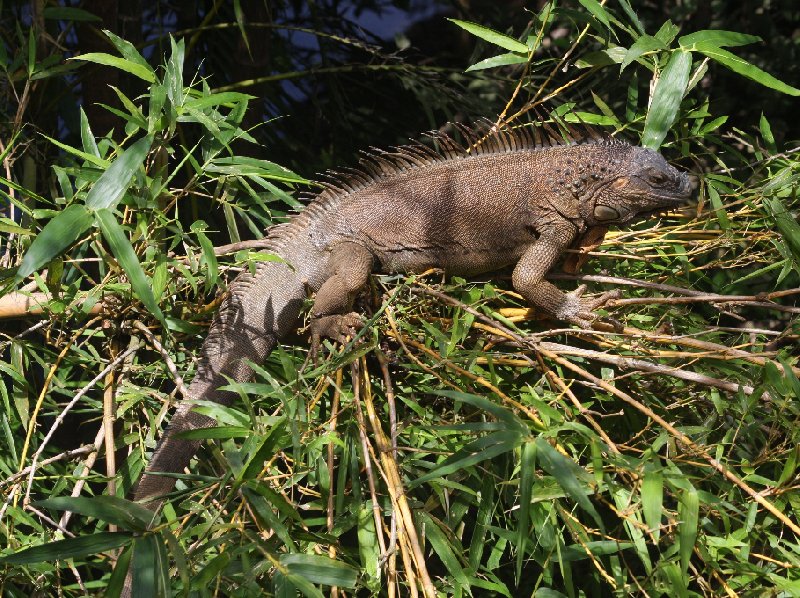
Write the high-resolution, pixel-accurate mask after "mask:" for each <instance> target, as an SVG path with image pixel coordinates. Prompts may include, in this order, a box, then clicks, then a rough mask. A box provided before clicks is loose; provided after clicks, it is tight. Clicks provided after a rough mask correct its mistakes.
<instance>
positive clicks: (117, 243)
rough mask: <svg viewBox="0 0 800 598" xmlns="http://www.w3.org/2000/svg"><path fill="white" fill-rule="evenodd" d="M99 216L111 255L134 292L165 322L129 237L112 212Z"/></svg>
mask: <svg viewBox="0 0 800 598" xmlns="http://www.w3.org/2000/svg"><path fill="white" fill-rule="evenodd" d="M95 214H96V216H97V224H98V226H99V227H100V230H101V231H102V233H103V237H105V239H106V241H107V242H108V245H109V247H110V248H111V253H113V254H114V257H115V258H117V261H118V262H119V265H120V266H122V269H123V270H124V271H125V274H126V275H127V276H128V280H129V281H130V283H131V288H133V292H134V293H135V294H136V296H137V297H138V298H139V300H140V301H141V302H142V303H144V305H145V307H146V308H147V309H148V311H149V312H150V313H151V314H153V315H154V316H155V317H157V318H158V319H159V320H162V321H163V320H164V314H163V313H161V309H160V308H159V307H158V304H157V303H156V300H155V297H154V296H153V286H152V283H151V282H150V279H149V278H148V277H147V276H146V275H145V273H144V270H143V269H142V265H141V264H140V263H139V258H138V257H136V252H135V251H134V250H133V246H132V245H131V243H130V241H129V240H128V237H127V236H125V232H124V231H123V230H122V227H121V226H120V225H119V223H118V222H117V218H116V216H114V214H113V212H111V210H106V209H100V210H97V211H96V212H95Z"/></svg>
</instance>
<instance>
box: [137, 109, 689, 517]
mask: <svg viewBox="0 0 800 598" xmlns="http://www.w3.org/2000/svg"><path fill="white" fill-rule="evenodd" d="M459 128H460V130H461V133H462V134H463V136H464V137H465V138H466V140H467V143H466V145H464V146H462V145H459V144H458V143H456V142H455V141H454V140H453V139H451V138H450V137H448V136H446V135H442V134H435V135H433V137H434V140H435V141H436V142H437V144H438V146H439V148H440V149H438V150H432V149H430V148H428V147H427V146H424V145H422V144H415V145H411V146H406V147H400V148H394V149H393V150H392V151H389V152H376V153H373V154H371V155H369V156H368V157H366V158H365V159H364V160H363V161H362V166H361V169H360V170H359V171H357V172H353V173H350V174H348V175H346V176H340V177H337V178H335V179H334V180H333V181H332V182H328V183H325V184H324V185H325V189H324V190H323V191H322V192H321V193H320V194H319V195H317V196H316V197H315V198H314V199H313V201H312V202H311V203H310V204H309V205H308V207H306V209H305V210H303V211H302V212H301V213H299V214H297V215H295V216H294V217H293V218H291V219H290V220H289V222H287V223H285V224H281V225H278V226H275V227H274V228H272V229H270V231H269V234H268V237H267V238H268V240H269V242H270V247H271V249H272V250H273V251H274V252H275V253H276V254H278V255H279V256H280V257H281V258H283V260H284V262H285V263H281V262H264V263H261V264H259V265H258V267H257V268H256V271H255V273H253V274H251V273H244V274H241V275H240V276H239V277H238V278H236V280H235V281H234V282H233V283H232V284H231V286H230V290H229V293H228V294H227V296H226V298H225V300H224V302H223V304H222V306H221V307H220V310H219V312H218V313H217V315H216V318H215V319H214V322H213V324H212V327H211V330H210V332H209V335H208V338H207V339H206V341H205V344H204V345H203V349H202V356H201V360H200V365H199V368H198V372H197V375H196V376H195V377H194V380H193V381H192V383H191V385H190V386H189V388H188V393H187V394H188V396H187V397H185V398H186V399H190V400H191V399H202V400H205V401H214V402H217V403H222V404H225V405H228V404H230V403H231V402H232V401H233V399H234V397H235V395H234V394H233V393H231V392H228V391H222V390H218V387H220V386H225V385H227V384H228V380H227V378H226V377H228V378H231V379H233V380H237V381H246V380H248V379H249V378H250V377H251V375H252V371H251V369H250V368H249V367H248V366H247V364H246V363H245V362H246V360H249V361H251V362H254V363H259V362H262V361H263V360H264V359H265V358H266V356H267V355H268V354H269V352H270V351H272V349H273V348H274V347H275V345H276V343H277V342H278V340H279V339H280V338H281V337H282V336H284V335H285V334H286V333H288V332H289V331H291V330H292V329H293V328H294V327H295V325H296V322H297V319H298V316H299V315H300V310H301V307H302V305H303V302H304V299H305V298H306V295H307V293H308V292H309V291H311V292H314V293H316V296H315V299H314V304H313V308H312V314H311V315H312V321H311V326H310V328H311V332H312V336H313V337H314V338H316V339H318V338H319V337H321V336H326V337H330V338H334V339H341V338H343V337H344V336H346V335H348V334H350V333H352V332H353V330H354V329H357V328H358V326H359V325H360V323H361V319H360V317H359V316H358V315H357V314H354V313H351V309H352V303H353V299H354V297H355V295H356V294H357V293H358V291H359V290H360V289H361V288H362V287H363V286H364V284H365V283H366V281H367V278H368V276H369V275H370V273H371V272H373V271H376V270H379V271H384V272H386V271H391V272H398V271H399V272H419V271H423V270H426V269H428V268H432V267H436V268H442V269H444V270H445V271H446V272H448V273H450V274H458V275H470V274H477V273H481V272H486V271H490V270H496V269H498V268H502V267H505V266H511V265H514V272H513V284H514V288H515V289H516V290H517V291H518V292H519V293H520V294H522V295H523V296H524V297H525V299H526V300H527V301H528V302H530V304H531V305H532V306H534V307H536V308H538V309H540V310H542V311H544V312H546V313H548V314H550V315H551V316H553V317H555V318H558V319H560V320H563V321H565V322H568V323H571V324H575V325H577V326H580V327H583V328H586V327H589V326H590V325H591V323H592V321H593V320H594V319H595V314H594V310H595V309H596V308H597V307H599V306H600V305H602V304H603V303H604V302H606V301H607V300H608V298H609V297H610V296H611V295H610V294H609V293H606V294H604V295H603V296H601V297H599V298H595V299H588V298H583V297H582V296H581V295H582V294H583V290H584V288H583V287H581V288H579V289H577V290H575V291H573V292H571V293H567V294H565V293H563V292H561V291H560V290H559V289H558V288H556V287H555V286H554V285H552V284H551V283H549V282H547V281H546V280H544V276H545V274H546V273H547V272H548V270H550V268H551V267H552V266H553V265H554V264H555V263H556V261H557V260H558V259H559V257H560V256H561V255H562V254H563V253H564V251H565V250H566V249H567V248H569V247H570V245H571V244H572V243H573V242H574V241H575V240H576V239H577V238H579V237H581V236H582V235H584V234H585V233H586V232H587V231H588V230H590V229H593V228H597V227H605V226H608V225H622V224H626V223H628V222H630V221H632V220H633V219H635V218H638V217H642V216H644V215H646V214H648V213H651V212H656V211H659V210H664V209H668V208H671V207H675V206H678V205H679V204H682V203H684V202H686V201H687V200H689V199H690V198H691V197H692V195H693V193H694V191H695V189H696V187H697V181H696V178H695V177H690V176H688V175H687V174H685V173H681V172H679V171H678V170H676V169H675V168H673V167H672V166H670V165H669V164H667V162H666V161H665V160H664V158H663V157H662V156H661V155H660V154H658V153H656V152H654V151H651V150H648V149H643V148H639V147H635V146H632V145H629V144H627V143H624V142H621V141H617V140H613V139H609V138H601V137H598V136H597V135H596V134H594V133H593V132H592V131H590V130H588V129H587V130H583V129H582V130H581V131H577V130H572V131H571V132H570V134H569V135H567V136H566V138H562V136H561V135H559V134H557V133H555V132H554V131H553V130H552V129H551V128H549V127H547V126H542V125H541V123H540V125H539V126H535V127H520V128H518V129H514V130H501V131H497V130H494V131H493V132H487V133H481V134H478V133H476V132H474V131H470V130H468V129H466V128H464V127H459ZM214 423H215V422H214V421H213V420H212V419H211V418H208V417H206V416H203V415H200V414H198V413H196V412H194V411H192V403H191V402H185V401H184V402H182V403H181V404H180V405H179V407H178V409H177V411H176V413H175V415H174V416H173V417H172V421H171V422H170V425H169V429H168V431H167V432H166V433H165V435H164V437H163V438H162V440H161V442H160V443H159V445H158V448H157V449H156V451H155V454H154V455H153V458H152V460H151V462H150V464H149V466H148V467H147V471H146V472H145V474H144V476H143V477H142V479H141V481H140V483H139V485H138V488H137V489H136V492H135V500H138V501H143V502H145V503H146V504H148V506H149V507H150V508H152V509H155V508H157V507H158V506H159V505H160V504H161V500H160V497H162V496H163V495H165V494H166V493H168V492H169V491H170V490H171V489H172V488H173V486H174V479H173V478H172V477H170V476H163V475H161V476H156V475H151V474H152V473H153V472H160V473H162V472H163V473H169V472H172V473H175V472H181V471H183V469H184V468H185V467H186V466H187V465H188V464H189V461H190V460H191V458H192V456H193V455H194V454H195V452H196V451H197V449H198V446H199V444H200V441H195V440H185V439H179V438H176V437H175V434H176V433H178V432H183V431H186V430H194V429H198V428H205V427H210V426H212V425H213V424H214Z"/></svg>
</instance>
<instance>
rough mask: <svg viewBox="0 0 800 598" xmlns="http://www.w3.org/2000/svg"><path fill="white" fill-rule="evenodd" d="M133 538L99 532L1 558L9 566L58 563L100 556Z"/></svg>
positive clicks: (120, 534) (126, 535)
mask: <svg viewBox="0 0 800 598" xmlns="http://www.w3.org/2000/svg"><path fill="white" fill-rule="evenodd" d="M132 537H133V535H132V534H130V533H128V532H99V533H96V534H90V535H87V536H78V537H77V538H68V539H66V540H56V541H55V542H48V543H47V544H42V545H41V546H33V547H31V548H26V549H25V550H20V551H19V552H15V553H14V554H7V555H5V556H0V563H7V564H9V565H27V564H29V563H43V562H48V561H58V560H63V559H69V558H73V557H81V556H86V555H90V554H99V553H101V552H105V551H106V550H114V549H115V548H119V547H120V546H125V545H126V544H128V543H129V542H130V540H131V538H132Z"/></svg>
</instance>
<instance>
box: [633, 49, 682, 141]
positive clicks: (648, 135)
mask: <svg viewBox="0 0 800 598" xmlns="http://www.w3.org/2000/svg"><path fill="white" fill-rule="evenodd" d="M691 67H692V55H691V54H689V53H688V52H683V51H680V50H679V51H677V52H673V54H672V56H671V57H670V59H669V62H668V63H667V66H666V68H665V69H664V72H663V73H661V77H660V78H659V80H658V83H656V88H655V90H654V91H653V101H652V103H651V104H650V110H648V111H647V118H646V119H645V123H644V133H643V135H642V145H643V146H644V147H649V148H650V149H654V150H656V149H658V148H659V147H660V146H661V143H662V142H663V141H664V138H665V137H666V136H667V132H668V131H669V129H670V127H671V126H672V123H674V122H675V117H676V116H677V115H678V108H679V107H680V104H681V100H682V99H683V93H684V91H685V90H686V84H687V83H688V82H689V72H690V71H691Z"/></svg>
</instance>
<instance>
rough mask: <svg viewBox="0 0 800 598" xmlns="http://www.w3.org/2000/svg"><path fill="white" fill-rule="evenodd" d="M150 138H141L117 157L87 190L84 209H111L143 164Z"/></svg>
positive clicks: (151, 141) (148, 148)
mask: <svg viewBox="0 0 800 598" xmlns="http://www.w3.org/2000/svg"><path fill="white" fill-rule="evenodd" d="M152 144H153V138H152V137H151V136H149V135H148V136H147V137H143V138H142V139H140V140H139V141H137V142H136V143H134V144H133V145H132V146H130V147H129V148H128V149H127V150H125V151H124V152H122V155H120V156H118V157H117V159H116V160H114V163H113V164H111V166H109V167H108V170H106V171H105V172H104V173H103V174H102V176H101V177H100V178H99V179H97V182H96V183H95V184H94V186H93V187H92V188H91V189H90V190H89V193H88V195H87V196H86V207H87V208H89V209H90V210H99V209H102V208H109V209H113V208H114V207H116V205H117V203H119V200H120V199H122V196H123V195H125V191H127V189H128V186H129V185H130V182H131V179H132V178H133V175H134V174H135V173H136V171H137V170H138V169H139V167H141V165H142V163H143V162H144V159H145V157H146V156H147V152H149V151H150V146H151V145H152Z"/></svg>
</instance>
